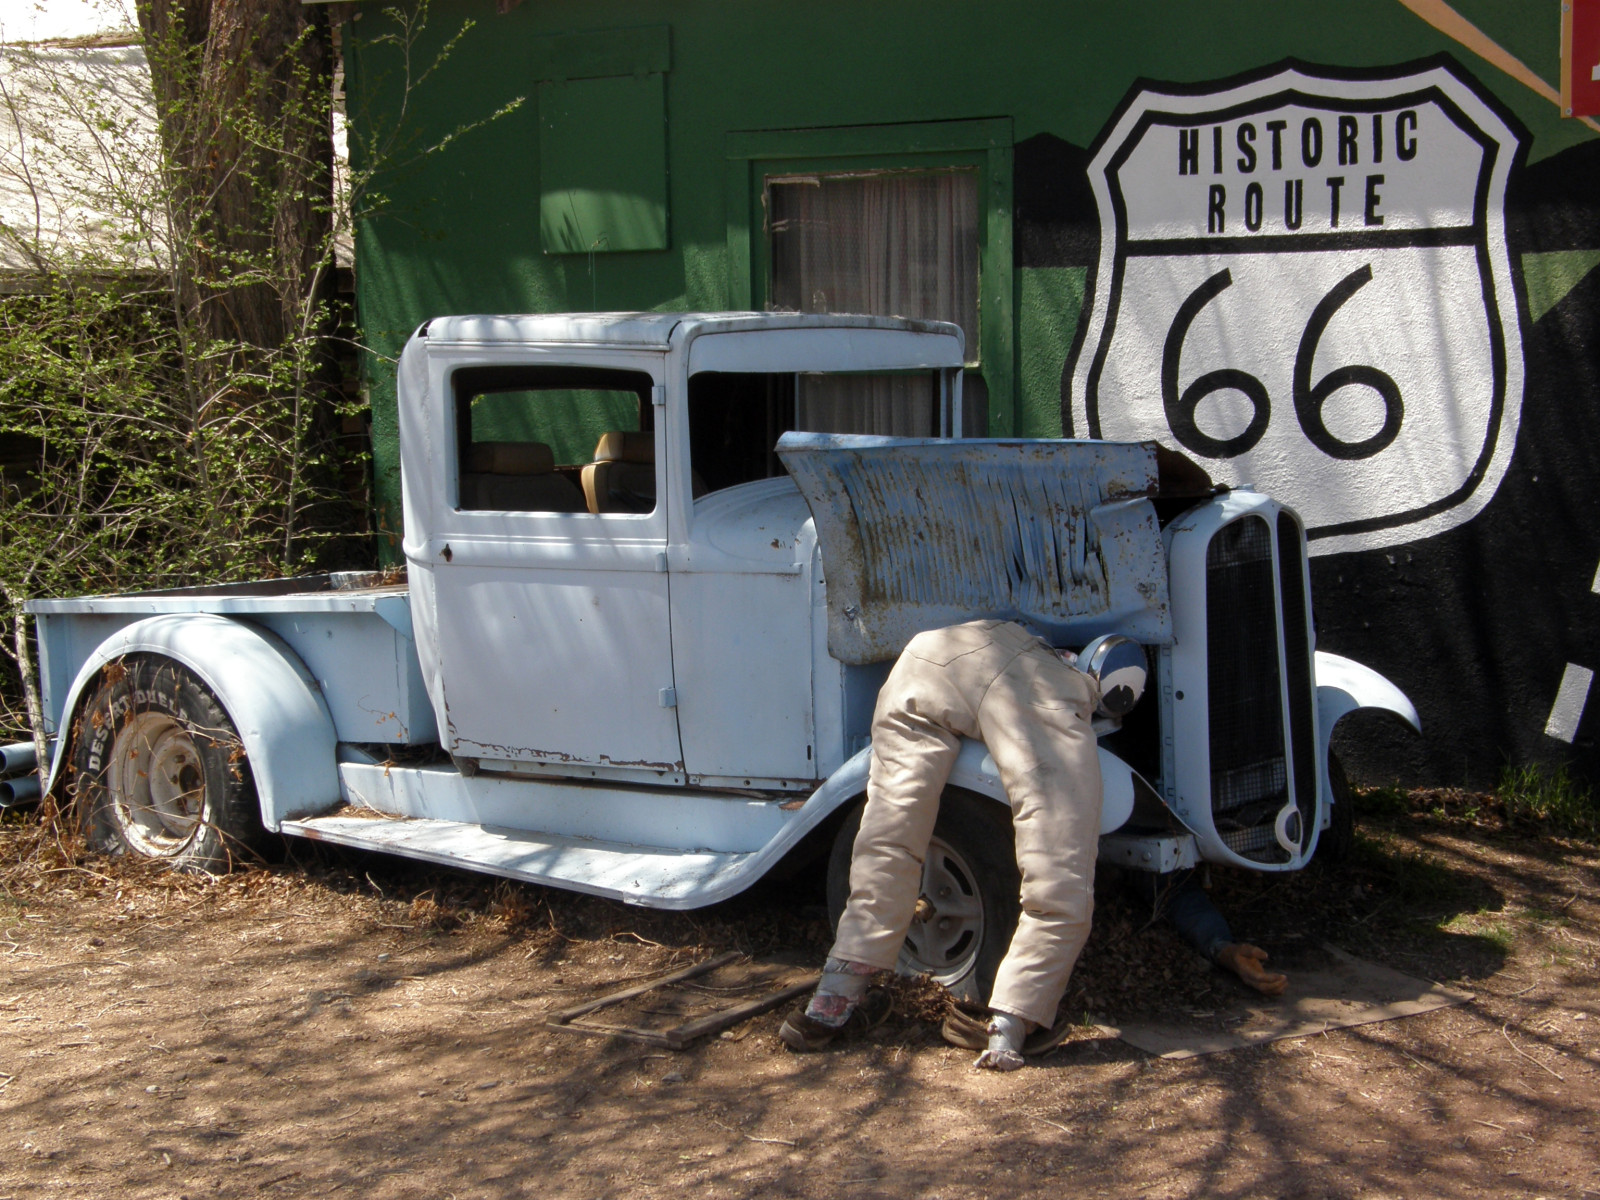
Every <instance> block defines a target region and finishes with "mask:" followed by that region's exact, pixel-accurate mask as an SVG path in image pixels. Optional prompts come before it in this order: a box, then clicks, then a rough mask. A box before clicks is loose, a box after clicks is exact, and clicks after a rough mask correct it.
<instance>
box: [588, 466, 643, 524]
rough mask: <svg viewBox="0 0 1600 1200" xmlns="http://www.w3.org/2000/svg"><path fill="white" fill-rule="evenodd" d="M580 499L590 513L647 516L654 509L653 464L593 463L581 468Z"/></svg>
mask: <svg viewBox="0 0 1600 1200" xmlns="http://www.w3.org/2000/svg"><path fill="white" fill-rule="evenodd" d="M583 498H584V499H585V500H586V501H588V503H589V511H590V512H592V513H647V512H654V511H655V507H656V468H655V464H654V463H632V462H595V463H590V464H589V465H588V466H586V467H584V468H583Z"/></svg>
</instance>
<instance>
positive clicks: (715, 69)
mask: <svg viewBox="0 0 1600 1200" xmlns="http://www.w3.org/2000/svg"><path fill="white" fill-rule="evenodd" d="M1458 8H1459V9H1460V11H1462V12H1463V13H1464V14H1465V15H1467V16H1469V17H1470V18H1471V19H1472V20H1474V21H1476V22H1477V23H1478V24H1479V25H1480V27H1481V28H1483V29H1484V30H1485V32H1487V33H1488V34H1489V35H1490V36H1491V37H1494V38H1495V39H1496V40H1498V41H1499V42H1500V44H1501V45H1503V46H1506V47H1507V48H1508V49H1510V50H1512V52H1513V53H1516V54H1519V55H1520V56H1522V58H1523V59H1524V61H1525V62H1527V63H1528V64H1529V65H1530V66H1531V67H1532V68H1533V69H1534V70H1535V71H1537V72H1539V73H1540V74H1541V75H1543V76H1544V77H1545V78H1547V79H1549V80H1551V81H1552V82H1554V81H1555V77H1556V64H1557V59H1556V44H1557V43H1556V38H1557V26H1556V20H1555V16H1554V10H1553V7H1552V6H1551V5H1550V4H1548V3H1546V2H1544V0H1515V2H1513V0H1494V2H1493V3H1491V2H1489V0H1473V2H1471V3H1468V2H1467V0H1462V2H1461V3H1460V4H1459V5H1458ZM360 13H361V15H360V19H358V20H355V21H351V22H347V23H346V25H345V26H344V34H345V45H346V63H347V69H348V80H347V89H348V95H349V109H350V114H351V120H352V124H353V126H354V129H355V137H354V139H353V140H354V145H353V150H354V153H355V154H356V156H357V159H358V162H359V159H360V154H361V147H362V145H363V144H364V143H367V142H372V141H377V142H384V143H387V144H389V146H390V149H389V150H388V152H387V153H386V154H385V155H384V156H383V157H384V161H385V162H387V163H389V164H391V166H390V169H388V170H387V171H385V173H384V174H383V176H382V177H381V178H380V179H379V180H378V185H377V186H378V190H379V191H380V192H381V193H382V194H383V195H384V197H385V198H386V201H387V208H386V209H385V211H384V212H383V213H382V214H381V215H379V216H377V217H374V218H373V219H370V220H367V221H364V222H362V223H361V225H360V228H359V229H358V235H357V279H358V298H359V303H360V316H361V320H362V323H363V325H364V328H365V330H366V333H367V336H368V338H369V340H370V342H371V345H372V348H373V350H374V352H375V353H376V354H377V355H378V356H380V357H379V358H378V359H376V360H375V361H374V363H373V365H372V370H371V373H370V386H371V396H372V409H373V437H374V454H375V462H376V472H377V496H378V505H379V521H380V527H381V528H383V529H385V530H388V531H392V532H398V528H399V512H400V504H399V468H398V454H397V448H396V430H395V406H394V394H393V369H392V359H393V357H394V356H395V355H397V354H398V352H399V350H400V348H401V346H402V345H403V344H404V341H405V338H406V337H407V336H408V335H409V333H410V332H411V331H412V330H413V329H414V328H415V327H416V326H417V325H418V324H420V323H421V322H422V321H423V320H424V319H426V318H428V317H429V316H433V315H436V314H440V313H447V312H451V313H460V312H485V311H502V312H509V311H567V310H597V309H598V310H606V309H658V310H660V309H675V308H688V309H695V308H721V307H725V306H727V305H728V304H729V300H730V295H732V294H734V292H733V291H731V290H730V280H729V264H730V258H729V248H728V245H729V243H728V222H729V212H728V201H727V195H726V193H727V177H728V165H727V159H726V148H727V145H728V134H729V133H730V132H732V131H740V130H785V129H817V128H825V127H832V126H854V125H880V124H890V123H926V122H937V121H957V120H963V121H965V120H974V119H985V118H987V119H993V118H1002V119H1009V121H1010V123H1011V127H1012V132H1013V137H1014V140H1015V141H1016V142H1018V143H1020V142H1023V141H1024V140H1026V139H1028V138H1030V137H1032V136H1034V135H1036V134H1041V133H1046V134H1050V135H1053V136H1054V137H1056V138H1060V139H1062V140H1064V141H1065V142H1069V143H1072V144H1073V145H1075V146H1078V147H1087V146H1088V145H1089V144H1090V143H1091V142H1092V141H1093V139H1094V138H1095V136H1096V135H1097V134H1098V133H1099V132H1100V130H1101V128H1102V127H1103V126H1104V124H1105V123H1106V121H1107V119H1108V117H1109V116H1110V115H1111V113H1112V112H1113V110H1114V109H1115V108H1116V106H1117V103H1118V102H1119V101H1120V100H1121V99H1122V97H1123V96H1124V94H1125V93H1126V92H1127V91H1128V89H1129V87H1130V86H1131V85H1132V84H1133V83H1134V81H1135V80H1136V79H1139V78H1141V77H1144V78H1154V79H1161V80H1171V81H1191V80H1192V81H1199V80H1215V79H1219V78H1222V77H1225V76H1228V75H1231V74H1234V73H1237V72H1242V71H1246V70H1250V69H1254V68H1258V67H1262V66H1264V65H1267V64H1270V63H1273V62H1276V61H1278V60H1280V59H1283V58H1287V57H1295V58H1299V59H1303V60H1305V61H1307V62H1311V63H1319V64H1335V65H1339V66H1346V67H1360V66H1369V65H1370V66H1380V65H1381V66H1388V65H1392V64H1396V63H1399V62H1403V61H1406V60H1408V59H1412V58H1421V57H1425V56H1429V55H1433V54H1436V53H1439V52H1441V51H1450V52H1451V53H1453V54H1455V55H1456V56H1457V57H1458V58H1459V59H1460V60H1461V61H1462V62H1463V63H1464V64H1465V65H1466V66H1467V68H1468V69H1469V70H1471V71H1473V72H1474V73H1475V74H1476V75H1478V77H1479V78H1480V79H1481V80H1482V81H1483V82H1484V83H1485V84H1487V85H1488V86H1489V87H1490V88H1492V89H1493V90H1494V91H1495V92H1496V93H1497V94H1498V95H1499V97H1500V98H1501V99H1502V100H1503V101H1504V103H1505V104H1506V105H1507V106H1508V107H1509V108H1510V109H1511V110H1512V111H1513V112H1514V113H1515V114H1516V115H1517V117H1518V118H1520V119H1521V121H1522V122H1523V123H1524V124H1526V125H1527V127H1528V128H1529V130H1530V131H1531V132H1532V134H1533V139H1532V144H1531V148H1530V155H1529V157H1530V160H1531V161H1537V160H1538V159H1540V158H1542V157H1545V156H1548V155H1550V154H1553V153H1556V152H1558V151H1560V150H1562V149H1564V148H1567V147H1569V146H1571V145H1573V144H1575V143H1577V142H1579V141H1582V140H1584V139H1586V138H1589V137H1591V136H1592V134H1591V133H1590V131H1588V130H1587V129H1584V128H1583V127H1581V126H1579V125H1577V124H1575V123H1573V122H1570V121H1566V122H1563V121H1561V120H1559V119H1558V117H1557V115H1556V110H1555V107H1554V105H1552V104H1551V103H1549V102H1548V101H1546V100H1544V99H1541V98H1539V97H1538V96H1536V95H1534V94H1533V93H1531V92H1530V91H1528V90H1527V89H1526V88H1524V87H1523V86H1522V85H1520V84H1518V83H1516V82H1515V81H1513V80H1510V79H1509V78H1507V77H1506V76H1504V75H1503V74H1501V73H1500V72H1499V71H1497V70H1496V69H1494V68H1493V67H1491V66H1489V65H1488V64H1486V63H1484V62H1483V61H1482V60H1480V59H1478V58H1477V57H1476V56H1475V55H1473V54H1471V53H1470V52H1469V51H1466V50H1464V49H1462V48H1461V47H1460V46H1458V45H1456V44H1455V43H1454V42H1452V41H1450V40H1449V39H1448V38H1446V37H1445V36H1443V35H1442V34H1440V33H1438V32H1437V31H1435V30H1434V29H1432V28H1431V27H1429V26H1428V25H1427V24H1425V23H1424V22H1423V21H1422V20H1421V19H1419V18H1418V17H1417V16H1415V15H1413V14H1412V13H1411V12H1410V11H1409V10H1407V9H1406V8H1405V7H1403V6H1402V5H1401V4H1399V3H1398V2H1396V0H1341V2H1338V3H1332V2H1323V3H1312V2H1309V0H1302V2H1298V3H1295V2H1290V0H1270V2H1268V0H1216V2H1213V3H1198V2H1195V3H1181V4H1180V3H1167V4H1160V3H1157V4H1144V5H1125V4H1108V3H1105V2H1104V0H1088V2H1074V3H1055V4H1048V5H1046V4H1037V3H1019V2H1016V0H989V2H987V3H984V4H970V3H969V4H955V3H950V2H948V0H943V2H941V0H918V2H916V3H908V2H893V0H880V2H878V3H874V4H870V5H863V4H860V3H838V2H836V0H812V2H811V3H807V4H804V5H799V4H792V3H776V2H773V0H747V2H744V3H740V4H737V5H733V4H713V3H706V2H704V0H677V2H670V0H656V2H633V3H626V4H623V3H615V2H609V0H586V2H584V3H576V2H573V0H538V2H536V3H527V4H523V5H521V6H520V7H518V8H516V9H515V10H513V11H512V12H510V13H507V14H505V15H499V14H497V13H496V12H495V8H494V5H493V4H492V3H491V2H490V0H436V2H435V3H434V4H433V5H432V10H431V16H430V20H429V25H428V28H427V29H426V30H425V31H424V32H423V33H422V35H421V36H420V38H418V39H417V41H416V42H415V44H414V45H412V46H411V47H410V52H409V58H410V64H409V73H410V77H411V78H413V79H416V78H418V77H419V76H421V75H422V74H423V72H424V70H425V69H427V68H429V67H434V69H433V70H432V71H431V73H429V74H428V75H427V76H426V78H424V79H423V80H422V82H421V83H420V84H417V85H415V86H413V87H412V88H411V89H410V90H409V93H408V91H407V88H406V85H405V84H404V82H403V81H404V80H405V78H406V77H407V65H406V63H405V61H404V57H405V56H404V55H403V54H402V50H401V46H400V44H399V43H398V42H397V41H396V40H395V39H393V37H392V35H393V34H394V32H395V29H394V26H393V24H392V22H391V21H390V20H389V19H388V18H387V17H386V16H385V15H384V12H383V11H382V9H381V8H380V7H379V6H378V5H376V4H364V5H362V6H361V8H360ZM469 23H470V25H471V27H470V28H468V29H466V32H465V33H462V32H461V31H462V29H463V26H464V25H467V24H469ZM652 26H668V27H670V47H671V51H670V68H669V70H668V71H667V72H666V74H665V107H666V123H667V138H666V146H667V164H668V172H669V186H668V192H667V230H668V235H667V236H668V243H669V245H668V249H666V250H663V251H639V252H621V253H619V252H609V253H608V252H602V253H596V254H594V255H592V256H590V255H585V254H560V255H551V254H546V253H545V252H544V250H543V249H542V246H541V238H540V180H539V178H538V164H539V162H540V144H539V136H540V114H539V112H538V107H539V104H538V98H539V93H540V84H541V82H542V80H543V79H544V78H545V77H547V76H548V74H549V70H550V67H549V59H550V57H551V54H552V47H556V48H559V47H561V46H563V45H566V46H569V47H570V46H574V45H576V46H579V48H580V50H581V54H582V55H584V56H587V57H588V58H589V59H596V60H598V59H604V58H605V57H606V55H607V53H608V52H609V51H610V49H611V48H612V47H615V54H614V57H616V58H617V59H619V60H623V59H626V55H627V54H628V53H629V52H630V51H629V47H630V46H631V45H633V44H634V43H635V42H637V41H638V40H639V38H640V34H639V32H638V31H640V30H642V29H648V28H649V27H652ZM607 30H614V31H617V32H616V33H615V34H614V35H610V34H607V33H606V31H607ZM572 33H583V34H590V35H598V36H591V37H588V38H584V39H580V40H579V42H575V43H554V42H551V41H549V40H548V38H549V35H554V34H572ZM457 35H460V36H459V40H458V41H456V43H455V45H454V46H453V48H452V50H451V52H450V54H449V56H448V58H447V59H446V60H445V61H443V62H442V63H438V64H437V65H436V66H435V59H436V57H437V56H438V54H439V51H440V49H441V47H442V46H443V45H444V44H445V42H446V41H447V40H448V39H450V38H453V37H456V36H457ZM569 53H570V54H573V55H576V54H578V52H577V51H569ZM541 64H543V69H542V70H541ZM603 69H604V70H608V71H615V70H617V69H618V66H617V64H616V63H615V62H613V63H611V64H610V65H606V66H604V68H603ZM631 69H634V70H637V71H639V72H640V73H645V72H648V71H651V70H653V69H654V67H653V66H652V65H651V64H645V63H640V64H639V65H637V66H636V67H634V68H631ZM519 97H522V98H524V100H523V102H522V103H521V104H520V106H518V107H517V108H516V109H515V110H514V111H512V112H510V113H509V114H508V115H505V116H502V117H499V118H497V119H494V120H492V121H489V122H487V123H486V124H482V125H479V126H478V127H475V128H474V127H473V126H474V125H476V124H477V123H479V122H482V121H484V118H486V117H487V116H488V115H489V114H492V113H494V112H496V111H497V110H499V109H501V108H502V107H504V106H505V105H507V104H508V103H511V102H513V101H514V100H516V99H517V98H519ZM402 106H403V107H404V110H405V112H406V114H407V116H406V120H405V123H404V125H403V126H402V127H401V128H400V130H399V131H398V133H397V134H391V133H390V132H389V131H390V130H392V129H393V126H394V123H395V120H396V116H397V114H398V113H399V112H400V110H401V108H402ZM447 139H448V143H447V144H446V145H445V146H444V147H443V148H442V149H434V147H436V146H437V145H438V143H440V142H442V141H446V140H447ZM609 148H610V147H608V145H606V144H597V145H596V146H595V147H594V153H595V156H596V162H597V164H599V163H600V162H602V161H603V160H604V158H605V156H606V155H607V152H608V149H609ZM563 154H564V155H568V156H569V154H570V148H568V149H565V150H563ZM597 170H598V167H597ZM1006 207H1007V209H1008V208H1009V205H1007V206H1006ZM1009 217H1010V214H1009V211H1006V212H1002V213H1000V214H999V215H998V219H999V220H1001V221H1009ZM993 231H994V227H993V225H991V233H992V232H993ZM1019 258H1020V252H1019ZM1084 287H1085V277H1084V272H1083V271H1082V270H1081V269H1076V268H1071V267H1029V266H1027V265H1026V264H1025V263H1019V266H1018V269H1017V270H1016V271H1015V272H1014V274H1013V277H1012V279H1011V281H1010V295H1009V296H1008V297H1006V299H1007V300H1008V301H1010V302H1011V303H1012V305H1013V310H1012V316H1011V330H1012V335H1013V336H1012V338H1011V341H1012V345H1011V350H1010V353H1011V355H1012V358H1013V361H1012V362H1011V363H1010V364H1008V372H1007V373H1009V374H1010V376H1011V378H1012V379H1013V380H1014V391H1013V394H1011V395H996V396H993V397H992V398H991V404H992V407H993V408H995V409H998V410H999V411H998V412H997V413H996V415H995V418H994V425H995V427H996V428H1002V429H1010V430H1012V431H1014V432H1016V433H1019V434H1024V435H1031V436H1055V435H1059V434H1060V432H1061V424H1060V395H1059V389H1060V372H1061V365H1062V363H1063V362H1064V360H1065V357H1066V355H1067V352H1068V350H1069V349H1070V347H1071V344H1072V339H1073V335H1074V332H1075V330H1076V327H1077V322H1078V317H1079V311H1080V306H1081V301H1082V297H1083V294H1084ZM388 549H389V553H391V554H392V553H393V547H392V545H391V546H390V547H389V548H388Z"/></svg>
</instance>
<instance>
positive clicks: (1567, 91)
mask: <svg viewBox="0 0 1600 1200" xmlns="http://www.w3.org/2000/svg"><path fill="white" fill-rule="evenodd" d="M1561 112H1562V115H1564V116H1568V117H1593V116H1600V0H1562V3H1561Z"/></svg>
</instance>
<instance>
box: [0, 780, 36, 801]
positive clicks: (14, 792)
mask: <svg viewBox="0 0 1600 1200" xmlns="http://www.w3.org/2000/svg"><path fill="white" fill-rule="evenodd" d="M38 798H39V777H38V776H37V775H24V776H23V777H22V778H20V779H5V780H0V808H16V807H17V806H18V805H22V804H32V803H33V802H34V801H35V800H37V799H38Z"/></svg>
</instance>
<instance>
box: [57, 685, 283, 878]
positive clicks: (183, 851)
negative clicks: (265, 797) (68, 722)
mask: <svg viewBox="0 0 1600 1200" xmlns="http://www.w3.org/2000/svg"><path fill="white" fill-rule="evenodd" d="M72 773H73V795H74V802H75V804H76V806H77V811H78V813H79V815H80V818H81V819H82V821H83V825H84V829H85V832H86V833H87V835H88V839H89V845H90V846H91V847H92V848H93V849H95V850H99V851H102V852H104V853H108V854H131V855H134V856H136V857H139V858H148V859H155V860H159V861H165V862H168V863H171V864H172V865H174V866H178V867H184V868H188V869H191V870H199V871H207V872H212V873H216V872H221V871H226V870H228V869H230V868H231V867H232V866H233V865H234V864H235V863H236V862H237V861H239V860H240V859H241V858H253V857H257V856H258V855H259V852H260V849H261V846H262V842H263V841H264V840H265V836H266V835H265V831H264V830H263V828H262V825H261V811H260V807H259V805H258V803H257V800H256V789H255V780H254V778H253V777H252V776H251V774H250V765H249V763H248V762H247V761H246V760H245V753H244V746H243V744H242V743H241V742H240V740H239V734H238V731H237V730H236V729H235V728H234V725H233V722H232V721H231V720H230V719H229V718H228V714H227V713H226V712H225V711H224V710H223V708H222V705H221V704H219V703H218V702H217V698H216V696H214V695H213V694H212V692H211V690H210V689H209V688H207V687H206V686H205V684H204V683H202V682H201V681H200V680H199V679H198V678H196V676H195V675H194V673H193V672H192V671H190V670H189V669H188V668H187V667H183V666H181V665H179V664H177V663H175V662H172V661H171V660H169V659H163V658H158V657H155V656H151V655H131V656H129V657H127V658H124V659H121V660H120V661H118V662H114V663H112V664H111V665H110V666H109V667H107V669H106V672H105V674H104V676H103V677H102V680H101V684H100V687H99V689H98V690H97V691H96V692H95V693H94V695H93V697H92V698H91V699H90V700H89V702H88V704H87V705H86V706H85V707H84V709H83V710H82V714H81V717H80V723H79V725H78V733H77V736H76V738H75V739H74V745H73V751H72Z"/></svg>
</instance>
